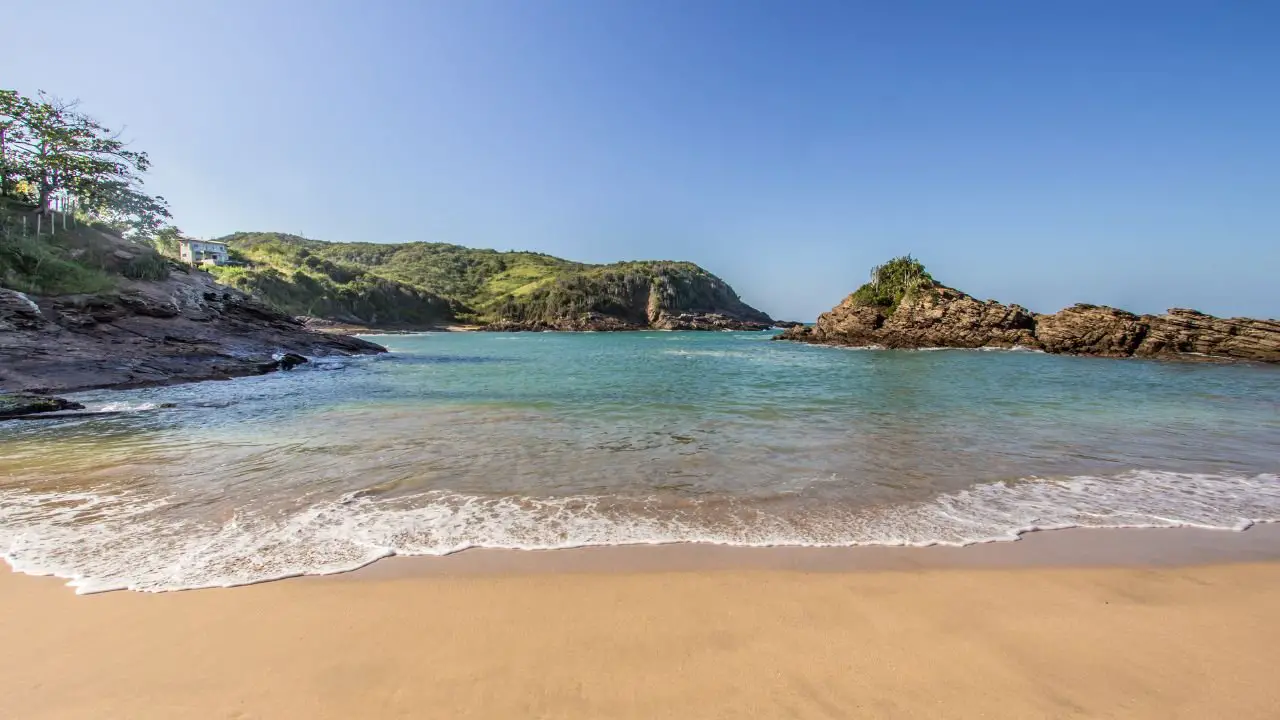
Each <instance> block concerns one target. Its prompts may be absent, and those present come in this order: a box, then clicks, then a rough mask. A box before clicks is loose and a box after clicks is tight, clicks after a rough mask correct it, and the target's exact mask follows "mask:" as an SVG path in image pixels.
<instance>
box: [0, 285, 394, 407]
mask: <svg viewBox="0 0 1280 720" xmlns="http://www.w3.org/2000/svg"><path fill="white" fill-rule="evenodd" d="M378 352H384V349H383V348H382V347H381V346H378V345H375V344H373V343H370V342H366V341H363V340H359V339H356V338H351V337H342V336H335V335H324V334H321V333H317V332H312V331H310V330H307V329H306V328H305V327H304V326H302V325H301V324H300V323H299V322H298V321H296V320H294V319H293V318H291V317H288V316H286V315H283V314H281V313H280V312H277V311H276V310H273V309H271V308H269V307H267V306H265V305H263V304H261V303H259V302H257V301H255V300H253V299H252V298H250V297H249V296H247V295H245V294H244V293H241V292H239V291H236V290H233V289H230V288H227V287H223V286H220V285H217V284H215V283H214V282H213V281H212V279H210V278H209V276H208V275H206V274H204V273H201V272H192V273H190V274H184V273H174V274H172V275H171V276H170V277H169V278H168V279H165V280H160V281H127V280H126V281H122V282H121V283H120V286H119V287H118V288H117V289H116V290H115V291H113V292H109V293H102V294H94V295H67V296H57V297H44V296H34V295H31V296H28V295H24V294H21V293H18V292H16V291H13V290H6V289H3V288H0V391H6V392H16V391H24V390H37V391H44V392H57V391H71V390H79V389H87V388H97V387H111V386H136V385H151V384H167V383H173V382H188V381H195V380H211V379H222V378H228V377H235V376H241V375H258V374H262V373H265V372H270V371H272V370H277V369H281V363H282V361H281V360H279V359H278V358H279V356H280V355H282V354H284V353H296V354H299V355H309V356H313V357H314V356H323V355H354V354H370V353H378ZM295 362H296V360H295ZM286 364H287V365H289V366H291V365H292V362H288V363H286Z"/></svg>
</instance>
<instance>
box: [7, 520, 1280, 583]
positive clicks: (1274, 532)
mask: <svg viewBox="0 0 1280 720" xmlns="http://www.w3.org/2000/svg"><path fill="white" fill-rule="evenodd" d="M0 560H3V561H4V562H2V563H0V571H3V572H5V573H7V574H10V575H21V576H25V577H31V578H41V579H46V578H47V579H51V580H54V581H56V582H58V583H60V584H61V585H62V586H63V587H64V588H66V589H67V591H68V592H70V593H72V594H75V595H77V596H79V597H90V596H97V595H111V594H125V595H172V594H175V593H177V594H186V593H192V592H195V593H200V592H214V591H228V590H236V589H242V588H252V587H257V586H262V585H273V584H277V583H286V584H293V583H311V582H318V581H323V582H333V581H339V582H365V581H375V582H376V581H388V580H406V579H407V580H413V579H432V578H437V579H438V578H450V577H504V576H512V577H519V576H545V575H553V576H554V575H578V576H584V575H604V576H609V575H626V574H657V573H668V574H670V573H676V574H697V573H723V572H800V573H825V574H833V573H834V574H839V573H846V574H847V573H853V574H861V573H882V572H925V571H981V570H1038V569H1054V568H1069V569H1100V568H1126V569H1133V568H1183V567H1194V566H1204V565H1231V564H1242V563H1277V564H1280V522H1258V523H1254V524H1252V525H1251V526H1249V527H1248V528H1246V529H1244V530H1228V529H1210V528H1199V527H1187V526H1183V527H1168V528H1155V527H1143V528H1081V527H1073V528H1060V529H1051V530H1034V531H1028V532H1024V533H1022V534H1020V535H1019V536H1018V539H1016V540H996V541H989V542H979V543H973V544H970V545H958V546H957V545H927V546H906V545H851V546H826V547H814V546H795V545H776V546H744V545H722V544H716V543H697V542H673V543H653V544H644V543H637V544H627V545H588V546H581V547H565V548H552V549H508V548H485V547H477V548H467V549H464V550H459V551H457V552H452V553H449V554H446V555H395V554H392V555H387V556H383V557H380V558H376V559H374V560H371V561H369V562H368V563H366V564H364V565H361V566H359V567H354V568H351V569H346V570H337V571H333V572H324V573H313V574H291V575H284V576H280V577H273V578H266V579H262V580H257V581H254V582H247V583H242V584H237V585H212V586H206V587H191V588H184V589H177V590H165V591H159V592H151V591H138V590H128V589H119V588H116V589H108V590H100V591H98V590H95V591H91V592H88V593H83V594H81V593H80V591H79V590H78V589H77V586H75V585H74V584H73V583H75V582H77V579H76V578H65V577H61V576H57V575H50V574H40V573H34V572H30V573H29V572H27V571H24V570H18V569H15V568H14V567H13V565H12V564H11V563H10V562H9V559H8V558H7V557H4V556H0Z"/></svg>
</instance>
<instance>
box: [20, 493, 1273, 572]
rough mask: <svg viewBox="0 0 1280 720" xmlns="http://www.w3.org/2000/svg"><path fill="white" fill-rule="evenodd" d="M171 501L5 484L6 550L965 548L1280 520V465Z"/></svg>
mask: <svg viewBox="0 0 1280 720" xmlns="http://www.w3.org/2000/svg"><path fill="white" fill-rule="evenodd" d="M171 503H172V504H175V505H176V501H173V500H171V499H168V498H147V497H135V496H132V495H129V494H119V493H114V492H111V491H109V490H106V489H101V490H92V491H85V492H77V493H41V492H33V491H26V490H17V489H6V490H0V550H3V556H4V558H5V560H6V561H8V563H9V564H10V565H11V566H12V567H13V568H14V569H15V570H18V571H20V572H25V573H29V574H35V575H53V576H57V577H62V578H66V579H68V580H69V581H70V582H69V584H70V585H72V586H73V587H75V588H76V590H77V592H79V593H92V592H101V591H106V590H116V589H131V590H142V591H150V592H162V591H168V590H183V589H191V588H202V587H226V586H233V585H244V584H248V583H255V582H262V581H266V580H273V579H278V578H284V577H291V576H296V575H304V574H307V575H317V574H327V573H336V572H343V571H347V570H352V569H355V568H358V567H361V566H363V565H366V564H368V563H370V562H373V561H375V560H377V559H379V558H382V557H386V556H388V555H444V554H448V553H452V552H456V551H458V550H462V549H466V548H472V547H488V548H511V549H525V550H549V549H557V548H569V547H581V546H589V545H635V544H662V543H675V542H694V543H716V544H724V545H740V546H775V545H791V546H827V547H829V546H854V545H909V546H927V545H957V546H958V545H970V544H974V543H983V542H996V541H1009V540H1016V539H1017V538H1018V537H1019V535H1021V534H1022V533H1025V532H1029V531H1033V530H1050V529H1058V528H1070V527H1105V528H1118V527H1152V528H1160V527H1183V526H1190V527H1200V528H1212V529H1220V530H1236V531H1238V530H1243V529H1245V528H1247V527H1249V526H1250V525H1251V524H1253V523H1255V522H1270V521H1280V476H1277V475H1272V474H1264V475H1253V476H1242V475H1207V474H1185V473H1169V472H1155V471H1134V472H1129V473H1125V474H1122V475H1120V476H1116V477H1111V478H1102V477H1073V478H1067V479H1060V480H1045V479H1035V478H1030V479H1026V480H1019V481H1016V482H1009V483H1002V482H1001V483H991V484H986V485H979V486H976V487H973V488H971V489H968V490H962V491H959V492H955V493H949V494H945V495H941V496H939V497H937V498H935V499H934V500H931V501H928V502H922V503H914V504H902V505H892V506H885V507H877V508H864V509H852V508H846V509H839V508H838V507H834V506H831V505H825V506H824V509H823V510H821V511H806V512H792V513H791V514H778V513H777V512H773V511H768V510H764V509H762V508H761V507H758V506H753V505H750V504H747V503H744V502H740V503H734V502H726V501H720V502H719V503H714V502H711V501H689V502H685V503H683V504H682V505H681V506H680V507H679V509H674V508H672V507H667V506H663V505H662V503H661V502H659V501H658V500H656V499H649V500H632V501H626V502H621V501H619V499H617V498H606V497H589V496H573V497H563V498H543V499H532V498H518V497H480V496H474V495H463V494H457V493H450V492H430V493H424V494H420V495H417V496H413V497H409V498H403V497H401V498H394V499H385V498H383V499H379V498H373V497H366V496H361V495H359V494H349V495H345V496H343V497H340V498H338V499H336V500H330V501H324V502H319V503H316V504H314V505H311V506H309V507H306V508H304V509H302V510H300V511H296V512H294V513H292V514H286V515H281V514H280V513H278V512H277V511H275V510H272V511H270V512H266V511H263V512H255V511H254V509H252V508H242V509H241V510H239V511H237V512H236V513H235V514H234V515H232V516H231V517H230V518H229V519H226V520H224V521H221V522H213V521H199V522H198V521H194V520H179V519H176V518H175V517H174V514H173V513H172V512H171V510H172V508H171Z"/></svg>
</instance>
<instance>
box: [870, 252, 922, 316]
mask: <svg viewBox="0 0 1280 720" xmlns="http://www.w3.org/2000/svg"><path fill="white" fill-rule="evenodd" d="M937 284H938V283H937V282H936V281H935V280H934V279H933V276H931V275H930V274H929V272H928V271H927V270H925V269H924V265H923V264H921V263H920V261H919V260H916V259H915V258H913V257H911V256H910V255H903V256H902V257H896V258H894V259H892V260H890V261H889V262H887V263H885V264H883V265H877V266H876V267H875V268H873V269H872V270H871V281H870V282H868V283H866V284H864V285H863V286H862V287H860V288H858V289H857V290H855V291H854V292H853V300H854V302H855V303H857V304H859V305H869V306H874V307H882V308H886V309H887V310H888V311H889V312H890V313H892V312H893V311H894V310H896V309H897V307H898V304H899V303H901V302H902V300H903V299H904V298H906V297H907V296H908V295H910V294H911V293H913V292H915V291H916V290H919V289H928V288H932V287H935V286H936V285H937Z"/></svg>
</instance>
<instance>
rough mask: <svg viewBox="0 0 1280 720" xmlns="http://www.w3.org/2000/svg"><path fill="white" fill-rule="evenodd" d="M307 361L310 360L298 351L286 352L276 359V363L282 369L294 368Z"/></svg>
mask: <svg viewBox="0 0 1280 720" xmlns="http://www.w3.org/2000/svg"><path fill="white" fill-rule="evenodd" d="M307 362H310V361H309V360H307V359H306V358H305V357H303V356H301V355H299V354H297V353H284V354H283V355H281V356H280V358H279V359H278V360H276V364H277V365H278V366H279V367H280V369H281V370H292V369H294V368H296V367H298V366H299V365H302V364H303V363H307Z"/></svg>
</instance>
